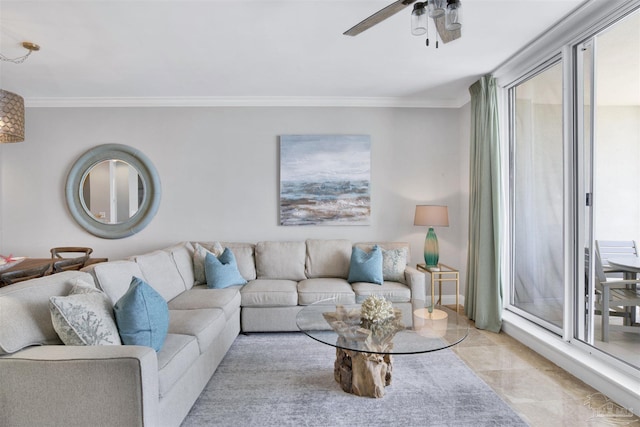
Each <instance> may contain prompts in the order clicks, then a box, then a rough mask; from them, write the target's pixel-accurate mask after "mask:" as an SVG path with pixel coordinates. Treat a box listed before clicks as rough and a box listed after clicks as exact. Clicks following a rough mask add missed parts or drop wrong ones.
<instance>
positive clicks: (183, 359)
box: [158, 334, 200, 398]
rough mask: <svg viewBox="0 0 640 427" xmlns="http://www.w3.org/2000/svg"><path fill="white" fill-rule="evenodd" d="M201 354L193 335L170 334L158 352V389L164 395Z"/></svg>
mask: <svg viewBox="0 0 640 427" xmlns="http://www.w3.org/2000/svg"><path fill="white" fill-rule="evenodd" d="M198 356H200V348H199V347H198V340H197V339H196V337H195V336H193V335H181V334H169V335H167V339H166V340H165V343H164V346H163V347H162V350H160V351H159V352H158V391H159V394H160V398H162V397H164V396H165V395H166V394H167V393H169V391H171V388H172V387H173V385H174V384H175V383H176V381H178V380H179V379H180V378H182V376H184V374H185V372H186V371H187V370H188V369H190V368H191V367H192V366H193V364H194V363H195V361H196V360H197V359H198Z"/></svg>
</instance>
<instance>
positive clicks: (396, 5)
mask: <svg viewBox="0 0 640 427" xmlns="http://www.w3.org/2000/svg"><path fill="white" fill-rule="evenodd" d="M414 3H415V4H414ZM412 4H413V11H412V12H411V33H412V34H413V35H416V36H419V35H423V34H427V33H428V27H427V25H428V19H427V17H430V18H432V19H433V21H434V22H435V25H436V30H437V33H438V36H440V39H441V40H442V42H443V43H449V42H450V41H452V40H455V39H458V38H460V36H461V35H462V33H461V30H460V29H461V27H462V22H461V20H460V18H461V13H460V12H461V3H460V0H427V1H423V2H416V0H397V1H395V2H393V3H391V4H390V5H389V6H387V7H385V8H383V9H380V10H379V11H377V12H376V13H374V14H373V15H371V16H369V17H368V18H366V19H365V20H364V21H362V22H360V23H358V24H356V25H355V26H353V27H351V28H350V29H348V30H347V31H345V32H344V33H343V34H344V35H345V36H357V35H358V34H360V33H362V32H363V31H366V30H368V29H369V28H371V27H373V26H374V25H376V24H379V23H380V22H382V21H384V20H385V19H387V18H389V17H391V16H393V15H395V14H396V13H398V12H400V11H401V10H403V9H404V8H406V7H407V6H409V5H412ZM437 43H438V42H437V40H436V47H437V46H438V44H437ZM427 46H429V38H428V34H427Z"/></svg>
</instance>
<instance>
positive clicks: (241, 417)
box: [183, 333, 527, 427]
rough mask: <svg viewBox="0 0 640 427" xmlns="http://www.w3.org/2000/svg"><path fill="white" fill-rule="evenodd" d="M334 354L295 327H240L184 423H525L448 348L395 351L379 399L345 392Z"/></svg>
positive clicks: (414, 424)
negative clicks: (253, 330)
mask: <svg viewBox="0 0 640 427" xmlns="http://www.w3.org/2000/svg"><path fill="white" fill-rule="evenodd" d="M334 360H335V349H334V348H333V347H329V346H327V345H325V344H321V343H319V342H317V341H314V340H312V339H311V338H309V337H307V336H306V335H303V334H301V333H264V334H251V335H240V336H239V337H238V338H237V339H236V341H235V342H234V344H233V345H232V347H231V349H230V350H229V352H228V353H227V355H226V356H225V358H224V360H223V361H222V363H221V364H220V366H219V367H218V369H217V371H216V372H215V374H214V375H213V377H212V378H211V381H209V384H208V385H207V386H206V388H205V389H204V391H203V392H202V394H201V395H200V397H199V398H198V400H197V401H196V403H195V405H194V406H193V408H192V409H191V411H190V412H189V415H188V416H187V418H186V419H185V421H184V423H183V427H192V426H198V427H200V426H234V427H239V426H474V427H475V426H526V425H527V424H526V423H525V422H524V421H522V419H521V418H520V417H519V416H518V415H517V414H516V413H515V412H514V411H513V410H512V409H511V408H510V407H509V406H508V405H507V404H506V403H505V402H504V401H502V400H501V399H500V397H499V396H498V395H496V394H495V393H494V392H493V391H492V390H491V388H490V387H489V386H488V385H487V384H486V383H485V382H484V381H482V380H481V379H480V378H479V377H478V376H476V375H475V373H473V372H472V371H471V370H470V369H469V368H468V367H467V366H466V365H465V364H464V363H463V362H462V361H461V360H460V359H459V358H458V357H457V356H456V355H455V354H454V353H453V352H452V351H450V350H441V351H437V352H434V353H426V354H418V355H402V356H394V362H393V363H394V365H393V382H392V384H391V385H390V386H388V387H387V388H386V394H385V396H384V397H383V398H381V399H373V398H368V397H358V396H355V395H352V394H349V393H345V392H343V391H342V389H341V388H340V386H339V384H338V383H337V382H335V380H334V379H333V362H334Z"/></svg>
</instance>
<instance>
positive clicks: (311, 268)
mask: <svg viewBox="0 0 640 427" xmlns="http://www.w3.org/2000/svg"><path fill="white" fill-rule="evenodd" d="M306 245H307V255H306V262H305V273H306V276H307V277H308V278H310V279H313V278H318V277H337V278H341V279H346V278H347V277H348V275H349V259H350V257H351V242H350V241H349V240H345V239H336V240H321V239H309V240H307V242H306Z"/></svg>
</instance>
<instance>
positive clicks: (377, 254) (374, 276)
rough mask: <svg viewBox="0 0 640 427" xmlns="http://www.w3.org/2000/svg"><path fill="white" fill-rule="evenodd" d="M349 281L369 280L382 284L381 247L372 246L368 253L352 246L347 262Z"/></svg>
mask: <svg viewBox="0 0 640 427" xmlns="http://www.w3.org/2000/svg"><path fill="white" fill-rule="evenodd" d="M347 281H348V282H349V283H354V282H370V283H377V284H379V285H381V284H382V281H383V279H382V249H380V247H379V246H377V245H376V246H374V247H373V248H372V249H371V251H370V252H369V253H367V252H365V251H364V250H362V249H360V248H358V247H354V248H353V252H351V262H350V264H349V278H348V279H347Z"/></svg>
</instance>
